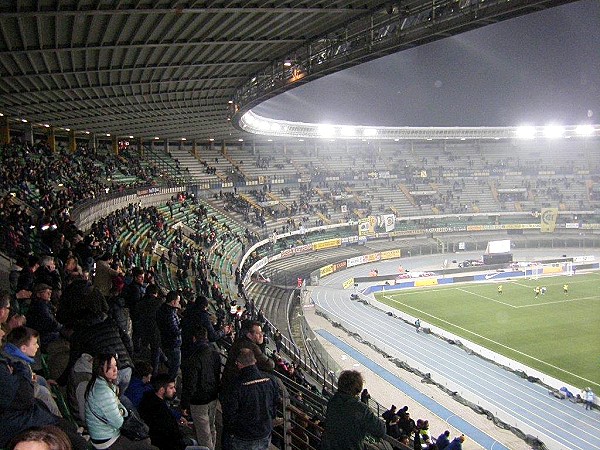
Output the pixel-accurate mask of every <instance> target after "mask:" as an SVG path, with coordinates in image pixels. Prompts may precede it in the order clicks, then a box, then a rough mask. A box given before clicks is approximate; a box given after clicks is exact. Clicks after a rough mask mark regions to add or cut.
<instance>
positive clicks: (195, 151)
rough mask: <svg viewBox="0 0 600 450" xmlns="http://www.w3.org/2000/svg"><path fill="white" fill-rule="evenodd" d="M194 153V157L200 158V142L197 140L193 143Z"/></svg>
mask: <svg viewBox="0 0 600 450" xmlns="http://www.w3.org/2000/svg"><path fill="white" fill-rule="evenodd" d="M192 153H193V154H194V157H196V158H197V157H198V142H197V141H196V139H194V140H193V141H192Z"/></svg>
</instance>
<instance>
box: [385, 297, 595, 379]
mask: <svg viewBox="0 0 600 450" xmlns="http://www.w3.org/2000/svg"><path fill="white" fill-rule="evenodd" d="M384 297H385V298H387V299H388V300H389V301H392V302H394V303H398V304H399V305H404V306H406V307H408V308H411V309H414V310H415V311H418V312H419V313H421V314H422V315H424V316H429V317H432V318H434V319H436V320H439V321H440V322H443V323H446V324H448V325H450V326H452V327H455V328H458V329H459V330H462V331H464V332H466V333H469V334H472V335H473V336H477V337H478V338H481V339H483V340H486V341H489V342H491V343H493V344H496V345H498V346H500V347H503V348H505V349H507V350H510V351H512V352H515V353H518V354H519V355H522V356H525V357H526V358H529V359H531V360H533V361H537V362H539V363H540V364H544V365H546V366H548V367H552V368H553V369H556V370H560V371H561V372H564V373H566V374H568V375H571V376H573V377H576V378H579V379H580V380H583V381H585V382H587V383H592V384H594V385H596V386H598V383H596V382H594V381H592V380H588V379H587V378H584V377H582V376H580V375H577V374H575V373H572V372H569V371H568V370H565V369H563V368H562V367H558V366H555V365H554V364H550V363H548V362H546V361H543V360H541V359H539V358H536V357H534V356H531V355H528V354H527V353H524V352H522V351H520V350H517V349H514V348H512V347H509V346H508V345H505V344H502V343H500V342H497V341H494V340H493V339H490V338H488V337H486V336H482V335H481V334H478V333H475V332H474V331H471V330H467V329H466V328H464V327H461V326H459V325H455V324H453V323H452V322H448V321H447V320H444V319H441V318H439V317H436V316H434V315H433V314H430V313H428V312H425V311H421V310H420V309H417V308H415V307H414V306H411V305H407V304H406V303H402V302H399V301H397V300H394V299H391V298H389V297H388V296H385V295H384Z"/></svg>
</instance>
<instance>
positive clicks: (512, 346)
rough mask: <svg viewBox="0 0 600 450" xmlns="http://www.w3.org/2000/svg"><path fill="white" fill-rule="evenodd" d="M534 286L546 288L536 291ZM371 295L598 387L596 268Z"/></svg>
mask: <svg viewBox="0 0 600 450" xmlns="http://www.w3.org/2000/svg"><path fill="white" fill-rule="evenodd" d="M499 284H501V285H502V294H500V293H498V285H499ZM564 284H568V286H569V289H568V291H569V292H568V294H565V293H564V292H563V285H564ZM536 286H540V287H542V286H545V287H546V293H545V294H543V295H542V294H540V295H539V296H538V297H537V298H536V297H535V293H534V288H535V287H536ZM376 298H377V300H379V301H380V302H382V303H385V304H387V305H389V306H392V307H394V308H396V309H398V310H400V311H404V312H406V313H408V314H410V315H413V316H417V317H420V318H421V321H423V322H428V323H431V324H433V325H435V326H438V327H440V328H443V329H445V330H447V331H449V332H451V333H453V334H455V335H458V336H461V337H463V338H466V339H468V340H470V341H472V342H475V343H477V344H479V345H482V346H484V347H486V348H488V349H490V350H493V351H495V352H496V353H500V354H502V355H504V356H507V357H508V358H510V359H513V360H516V361H519V362H521V363H523V364H526V365H527V366H529V367H533V368H535V369H537V370H539V371H540V372H544V373H546V374H548V375H550V376H552V377H555V378H558V379H559V380H563V381H565V382H567V383H569V384H572V385H574V386H577V387H580V388H584V387H587V386H590V387H592V389H593V390H594V391H596V392H597V391H599V390H600V273H598V272H594V273H586V274H577V275H576V276H572V277H570V276H555V277H543V278H540V279H538V280H531V279H525V278H521V279H513V280H509V281H507V280H502V281H495V282H489V283H463V284H455V285H448V286H435V287H431V288H416V289H410V290H408V289H403V290H399V291H388V292H385V293H379V294H377V295H376Z"/></svg>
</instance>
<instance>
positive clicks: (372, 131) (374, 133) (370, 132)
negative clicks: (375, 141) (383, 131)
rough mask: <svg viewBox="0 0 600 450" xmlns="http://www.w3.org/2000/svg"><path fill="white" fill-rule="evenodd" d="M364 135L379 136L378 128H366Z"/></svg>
mask: <svg viewBox="0 0 600 450" xmlns="http://www.w3.org/2000/svg"><path fill="white" fill-rule="evenodd" d="M363 136H377V128H365V129H364V130H363Z"/></svg>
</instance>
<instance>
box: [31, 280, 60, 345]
mask: <svg viewBox="0 0 600 450" xmlns="http://www.w3.org/2000/svg"><path fill="white" fill-rule="evenodd" d="M51 299H52V287H51V286H48V285H47V284H43V283H41V284H36V285H35V287H34V288H33V297H32V299H31V305H29V310H28V311H27V314H26V315H25V317H26V318H27V325H28V326H29V327H30V328H33V329H34V330H36V331H37V332H38V333H39V334H40V347H41V348H42V351H43V352H47V351H48V344H50V343H51V342H54V341H57V340H58V339H59V338H60V331H61V330H62V328H63V325H62V324H61V323H59V322H58V320H56V317H55V315H54V307H53V305H52V304H51V303H50V300H51Z"/></svg>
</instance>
